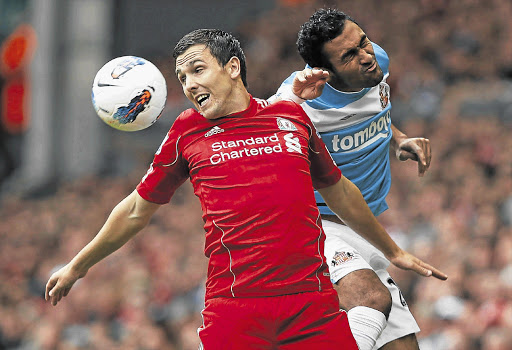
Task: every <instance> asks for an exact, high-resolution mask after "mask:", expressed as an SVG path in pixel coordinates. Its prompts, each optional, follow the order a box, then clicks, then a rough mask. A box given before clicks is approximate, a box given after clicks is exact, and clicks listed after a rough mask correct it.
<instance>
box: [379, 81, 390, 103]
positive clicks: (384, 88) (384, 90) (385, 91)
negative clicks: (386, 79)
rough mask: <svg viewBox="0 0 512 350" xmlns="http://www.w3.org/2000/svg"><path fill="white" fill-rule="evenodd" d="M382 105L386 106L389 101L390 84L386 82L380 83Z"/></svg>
mask: <svg viewBox="0 0 512 350" xmlns="http://www.w3.org/2000/svg"><path fill="white" fill-rule="evenodd" d="M379 95H380V106H381V107H382V109H384V108H386V106H387V105H388V103H389V85H388V84H386V83H380V84H379Z"/></svg>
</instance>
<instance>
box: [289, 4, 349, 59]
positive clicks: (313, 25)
mask: <svg viewBox="0 0 512 350" xmlns="http://www.w3.org/2000/svg"><path fill="white" fill-rule="evenodd" d="M347 20H349V21H352V22H354V23H356V24H357V22H356V21H354V19H353V18H352V17H350V16H349V15H347V14H346V13H344V12H341V11H338V10H336V9H330V8H328V9H319V10H318V11H316V12H315V13H314V14H313V15H312V16H311V17H310V18H309V20H308V21H307V22H306V23H304V24H303V25H302V26H301V27H300V30H299V36H298V38H297V48H298V50H299V54H300V55H301V57H302V59H303V60H304V61H305V62H306V63H307V64H308V65H310V66H311V67H324V68H328V69H332V68H333V67H332V65H331V64H330V63H329V61H328V60H327V59H326V58H325V55H324V52H323V47H324V44H325V43H326V42H328V41H330V40H332V39H334V38H336V37H337V36H338V35H340V34H341V33H342V32H343V29H344V28H345V23H346V21H347Z"/></svg>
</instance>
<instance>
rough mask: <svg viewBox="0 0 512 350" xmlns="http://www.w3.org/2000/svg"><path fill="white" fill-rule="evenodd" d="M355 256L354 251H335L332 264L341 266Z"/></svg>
mask: <svg viewBox="0 0 512 350" xmlns="http://www.w3.org/2000/svg"><path fill="white" fill-rule="evenodd" d="M353 258H354V253H352V252H335V254H334V256H333V257H332V260H331V266H339V265H341V264H343V263H344V262H347V261H349V260H352V259H353Z"/></svg>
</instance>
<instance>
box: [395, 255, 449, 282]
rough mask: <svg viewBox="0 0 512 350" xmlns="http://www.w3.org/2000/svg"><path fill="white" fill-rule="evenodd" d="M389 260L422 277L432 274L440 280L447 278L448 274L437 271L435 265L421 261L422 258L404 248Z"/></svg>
mask: <svg viewBox="0 0 512 350" xmlns="http://www.w3.org/2000/svg"><path fill="white" fill-rule="evenodd" d="M389 260H390V261H391V263H392V264H393V265H395V266H396V267H399V268H401V269H402V270H412V271H414V272H416V273H417V274H418V275H421V276H424V277H430V276H432V277H435V278H437V279H440V280H442V281H444V280H446V279H448V275H446V274H445V273H444V272H441V271H439V270H438V269H436V268H435V267H433V266H431V265H429V264H427V263H426V262H423V261H422V260H420V259H418V258H417V257H415V256H414V255H412V254H410V253H408V252H406V251H404V250H401V252H400V254H398V255H397V256H395V257H393V258H390V259H389Z"/></svg>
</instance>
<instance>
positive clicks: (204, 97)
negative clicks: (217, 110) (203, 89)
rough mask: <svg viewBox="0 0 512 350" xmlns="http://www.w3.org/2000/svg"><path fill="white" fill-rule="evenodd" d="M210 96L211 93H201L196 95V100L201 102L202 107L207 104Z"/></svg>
mask: <svg viewBox="0 0 512 350" xmlns="http://www.w3.org/2000/svg"><path fill="white" fill-rule="evenodd" d="M209 98H210V94H201V95H199V96H197V97H196V101H197V103H198V104H199V106H200V107H202V106H203V105H204V104H206V102H207V101H208V99H209Z"/></svg>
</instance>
